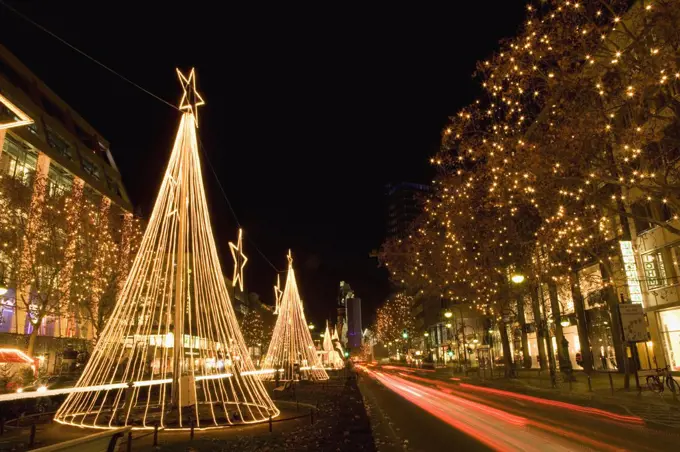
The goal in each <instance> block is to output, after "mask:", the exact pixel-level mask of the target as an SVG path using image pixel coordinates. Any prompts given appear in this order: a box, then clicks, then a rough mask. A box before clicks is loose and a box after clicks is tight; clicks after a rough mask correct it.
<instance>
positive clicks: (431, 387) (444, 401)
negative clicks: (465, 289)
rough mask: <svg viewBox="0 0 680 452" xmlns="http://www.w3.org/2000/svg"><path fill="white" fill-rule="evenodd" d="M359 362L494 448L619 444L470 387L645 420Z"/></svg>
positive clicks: (632, 422)
mask: <svg viewBox="0 0 680 452" xmlns="http://www.w3.org/2000/svg"><path fill="white" fill-rule="evenodd" d="M357 367H358V368H359V369H360V370H362V371H364V372H365V373H366V374H367V375H369V376H370V377H372V378H374V379H376V380H377V381H378V382H380V383H381V384H382V385H384V386H385V387H386V388H388V389H390V390H392V391H393V392H395V393H396V394H398V395H399V396H401V397H403V398H404V399H406V400H408V401H409V402H411V403H413V404H414V405H416V406H418V407H419V408H421V409H422V410H424V411H426V412H428V413H430V414H431V415H433V416H435V417H436V418H438V419H440V420H441V421H443V422H446V423H447V424H449V425H450V426H452V427H453V428H455V429H457V430H459V431H461V432H463V433H465V434H466V435H468V436H470V437H472V438H474V439H475V440H477V441H479V442H480V443H483V444H485V445H486V446H488V447H490V448H492V449H494V450H501V451H506V450H525V451H533V450H536V451H538V450H545V448H546V447H548V448H549V449H550V450H575V449H583V448H584V447H585V448H592V449H597V450H611V451H614V450H622V449H621V448H620V447H617V446H615V445H613V444H612V443H611V442H610V441H609V438H607V440H606V442H605V441H599V440H597V439H595V438H593V436H594V435H589V434H587V433H580V432H578V431H575V430H578V428H576V429H574V428H571V427H572V426H567V425H566V424H564V425H563V424H559V423H556V424H551V423H547V422H548V421H547V420H546V421H545V422H544V420H543V419H542V418H539V419H540V420H537V419H532V418H531V417H536V413H532V412H531V410H529V412H528V413H527V416H528V417H525V416H522V415H518V414H513V413H510V412H508V411H506V410H508V407H503V406H501V407H500V408H499V404H494V403H493V401H489V400H486V399H483V398H481V397H477V396H475V395H474V394H469V392H475V391H477V393H478V394H480V395H482V394H484V393H486V394H490V395H493V396H502V397H504V398H507V399H515V400H521V401H523V402H528V403H529V404H538V405H549V406H552V407H557V408H559V409H566V410H569V411H571V412H574V413H577V414H579V415H583V414H585V415H588V416H595V417H597V418H601V419H602V420H607V421H610V422H612V421H613V422H615V423H621V424H622V425H626V426H637V425H640V424H644V422H643V421H642V419H640V418H638V417H635V416H623V415H618V414H615V413H609V412H607V411H604V410H598V409H596V408H589V407H582V406H578V405H573V404H569V403H564V402H555V401H552V400H546V399H541V398H538V397H532V396H527V395H524V394H516V393H512V392H509V391H502V390H497V389H492V388H486V387H479V386H473V385H468V384H465V383H460V384H453V383H447V382H442V381H438V380H433V379H428V378H423V377H419V376H417V375H414V374H413V373H409V374H405V373H401V372H400V373H399V375H393V374H387V373H383V372H380V371H376V370H372V369H368V368H366V367H364V366H357ZM390 368H391V369H394V370H397V369H398V370H400V371H403V370H404V369H403V368H396V369H395V368H394V367H392V366H390ZM414 380H415V381H414ZM421 382H422V383H421ZM461 389H464V390H461ZM490 405H496V406H490ZM568 428H569V429H568Z"/></svg>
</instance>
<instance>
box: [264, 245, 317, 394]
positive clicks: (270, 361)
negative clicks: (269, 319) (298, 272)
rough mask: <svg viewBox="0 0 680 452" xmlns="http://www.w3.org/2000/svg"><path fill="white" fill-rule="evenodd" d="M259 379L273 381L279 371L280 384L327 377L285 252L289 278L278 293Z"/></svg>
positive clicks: (290, 262) (291, 265) (291, 260)
mask: <svg viewBox="0 0 680 452" xmlns="http://www.w3.org/2000/svg"><path fill="white" fill-rule="evenodd" d="M262 368H263V370H264V371H269V372H266V373H265V372H263V374H262V378H263V379H267V380H272V379H274V378H276V377H275V374H274V372H271V370H277V371H278V372H279V379H280V380H282V381H288V380H299V379H308V380H312V381H318V380H327V379H328V374H327V373H326V371H325V370H324V368H323V364H322V363H321V359H320V358H319V356H318V355H317V353H316V347H314V341H312V334H311V333H310V332H309V327H308V326H307V320H306V319H305V312H304V309H303V307H302V300H300V292H298V287H297V282H296V281H295V271H294V270H293V258H292V256H291V253H290V251H289V252H288V276H287V278H286V286H285V287H284V289H283V294H281V301H280V303H279V316H278V318H277V319H276V325H275V326H274V333H273V334H272V340H271V342H270V343H269V349H268V350H267V354H266V355H265V357H264V359H263V360H262Z"/></svg>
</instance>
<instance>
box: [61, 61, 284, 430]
mask: <svg viewBox="0 0 680 452" xmlns="http://www.w3.org/2000/svg"><path fill="white" fill-rule="evenodd" d="M177 73H178V76H179V79H180V82H181V83H182V86H183V88H184V95H183V97H182V101H181V104H180V109H181V110H183V112H184V113H183V114H182V118H181V121H180V126H179V130H178V132H177V137H176V139H175V143H174V146H173V150H172V154H171V156H170V162H169V164H168V167H167V170H166V172H165V177H164V178H163V182H162V184H161V188H160V190H159V194H158V198H157V199H156V204H155V206H154V209H153V212H152V214H151V218H150V220H149V225H148V227H147V230H146V232H145V234H144V237H143V239H142V243H141V245H140V250H139V253H138V254H137V257H136V258H135V261H134V263H133V265H132V268H131V270H130V274H129V276H128V278H127V280H126V282H125V285H124V286H123V289H122V292H121V294H120V296H119V298H118V301H117V303H116V307H115V308H114V311H113V314H112V315H111V318H110V320H109V321H108V323H107V325H106V327H105V328H104V331H103V333H102V336H101V339H100V341H99V342H98V343H97V345H96V347H95V349H94V351H93V353H92V357H91V359H90V361H89V362H88V364H87V366H86V367H85V369H84V371H83V374H82V375H81V377H80V379H79V381H78V383H77V385H76V387H75V388H73V390H72V391H69V392H70V393H69V396H68V398H67V399H66V400H65V402H64V403H63V404H62V406H61V408H60V409H59V411H58V412H57V414H56V416H55V420H56V421H57V422H60V423H64V424H72V425H76V426H81V427H92V428H115V427H118V426H120V425H133V427H134V428H139V429H152V428H154V424H156V423H158V424H159V425H160V426H161V427H164V428H166V429H182V428H187V427H188V419H187V417H189V418H191V419H192V422H195V425H196V428H199V429H207V428H218V427H224V426H228V425H232V424H241V423H254V422H260V421H265V420H267V419H269V417H270V416H272V417H275V416H278V414H279V410H278V409H277V408H276V407H275V406H274V404H273V402H272V400H271V398H270V397H269V395H268V394H267V392H266V390H265V388H264V386H263V384H262V382H261V381H260V379H259V374H260V373H261V372H262V371H257V370H255V368H254V366H253V363H252V361H251V359H250V356H249V354H248V348H247V347H246V345H245V342H244V340H243V336H242V334H241V331H240V329H239V326H238V323H237V321H236V316H235V314H234V310H233V307H232V305H231V300H230V298H229V294H228V291H227V287H226V284H225V281H224V278H223V274H222V269H221V267H220V263H219V259H218V256H217V250H216V248H215V242H214V238H213V234H212V228H211V224H210V216H209V213H208V206H207V202H206V198H205V192H204V189H203V179H202V175H201V164H200V159H199V154H198V144H197V139H196V128H197V117H196V107H197V106H199V105H201V104H202V103H203V101H202V99H201V98H200V96H199V95H198V93H196V91H195V83H196V81H195V80H196V79H195V74H194V71H193V69H192V70H191V72H190V73H189V75H188V76H186V77H185V76H184V75H183V74H181V73H180V72H179V70H178V71H177ZM177 350H180V351H181V352H180V353H177V354H176V353H175V352H176V351H177ZM177 355H181V356H182V359H175V357H176V356H177ZM197 383H198V384H197ZM183 386H184V387H183Z"/></svg>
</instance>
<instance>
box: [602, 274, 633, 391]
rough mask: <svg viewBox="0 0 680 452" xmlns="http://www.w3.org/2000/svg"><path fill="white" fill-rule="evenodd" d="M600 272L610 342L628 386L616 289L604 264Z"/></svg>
mask: <svg viewBox="0 0 680 452" xmlns="http://www.w3.org/2000/svg"><path fill="white" fill-rule="evenodd" d="M600 272H601V273H602V281H603V282H604V283H605V284H607V286H606V287H605V288H604V289H603V295H604V297H605V299H606V300H607V307H608V308H609V313H610V314H611V322H610V323H611V325H612V342H613V343H614V353H615V354H616V367H617V368H618V371H619V372H620V373H625V374H626V375H625V378H624V387H625V388H628V387H629V385H630V381H629V376H628V372H626V369H627V363H626V348H625V346H624V343H623V340H622V337H623V332H622V331H621V322H620V320H619V309H618V305H619V297H617V296H616V290H614V286H613V285H612V280H611V274H610V273H609V269H608V268H607V266H606V265H604V264H600Z"/></svg>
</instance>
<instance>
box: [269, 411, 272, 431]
mask: <svg viewBox="0 0 680 452" xmlns="http://www.w3.org/2000/svg"><path fill="white" fill-rule="evenodd" d="M271 432H272V417H271V415H270V416H269V433H271Z"/></svg>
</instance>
